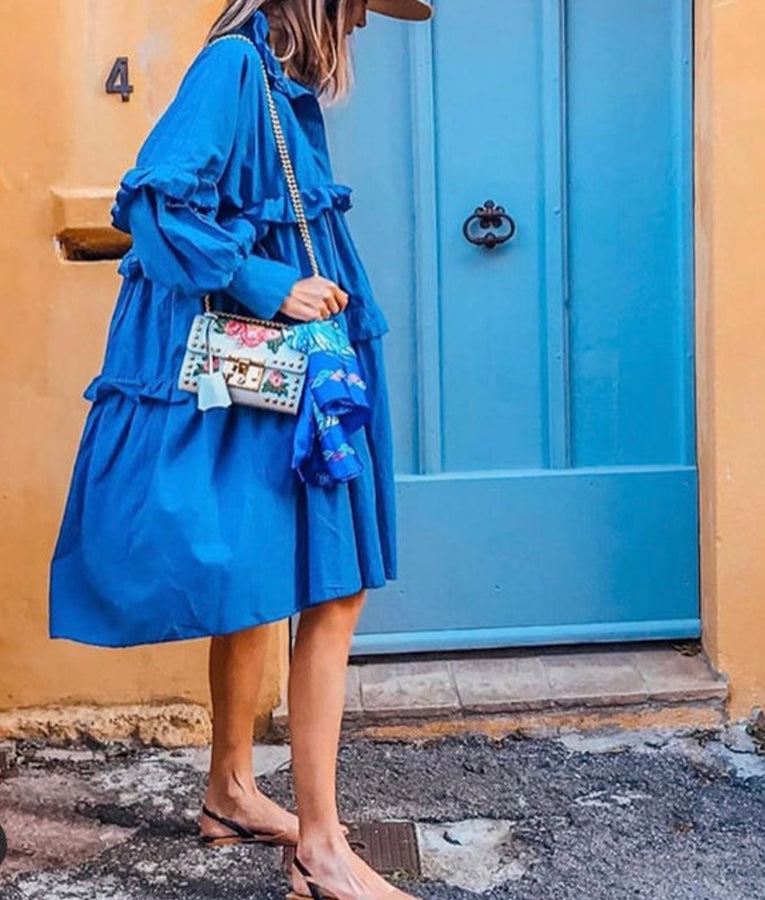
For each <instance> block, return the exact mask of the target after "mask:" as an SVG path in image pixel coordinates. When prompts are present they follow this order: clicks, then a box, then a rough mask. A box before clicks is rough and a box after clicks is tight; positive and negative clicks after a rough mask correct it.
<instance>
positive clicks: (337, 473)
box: [287, 319, 370, 487]
mask: <svg viewBox="0 0 765 900" xmlns="http://www.w3.org/2000/svg"><path fill="white" fill-rule="evenodd" d="M287 343H288V344H289V345H290V346H291V347H293V349H295V350H299V351H300V352H301V353H305V354H306V355H307V357H308V369H307V373H306V382H305V388H304V393H303V398H302V400H301V404H300V410H299V411H298V421H297V425H296V428H295V441H294V445H293V457H292V467H293V469H295V471H296V472H297V474H298V475H299V476H300V478H301V479H302V480H303V481H308V482H310V483H311V484H318V485H321V486H324V487H326V486H329V485H331V484H333V483H335V482H338V481H349V480H350V479H352V478H355V477H356V476H357V475H358V474H359V472H360V471H361V468H362V467H361V463H360V461H359V459H358V456H357V455H356V451H355V450H354V449H353V447H352V446H351V445H350V443H349V442H348V436H349V435H351V434H352V433H353V432H354V431H356V430H358V429H359V428H361V427H362V426H363V425H365V424H366V423H367V422H368V421H369V416H370V406H369V402H368V399H367V385H366V383H365V382H364V379H363V377H362V373H361V371H360V369H359V361H358V357H357V356H356V352H355V351H354V349H353V347H352V346H351V344H350V342H349V340H348V337H347V335H346V334H345V332H344V330H343V329H342V328H341V327H340V325H339V324H338V322H337V321H336V320H335V319H333V320H330V321H313V322H305V323H301V324H300V325H299V326H297V327H294V328H292V329H290V331H289V332H288V334H287Z"/></svg>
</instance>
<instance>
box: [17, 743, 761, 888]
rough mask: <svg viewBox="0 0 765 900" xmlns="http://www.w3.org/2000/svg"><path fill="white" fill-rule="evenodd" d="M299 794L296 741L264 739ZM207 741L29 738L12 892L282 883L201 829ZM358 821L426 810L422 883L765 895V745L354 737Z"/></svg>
mask: <svg viewBox="0 0 765 900" xmlns="http://www.w3.org/2000/svg"><path fill="white" fill-rule="evenodd" d="M255 753H256V760H258V762H259V768H260V769H261V770H263V771H265V772H266V773H267V774H265V775H264V777H263V778H262V780H261V785H262V788H263V789H264V790H265V791H266V792H268V793H270V794H271V795H272V796H274V797H276V798H277V799H279V800H281V801H282V802H284V803H291V796H290V777H289V771H288V759H287V751H286V748H284V747H278V746H277V747H273V746H271V747H264V748H261V747H257V748H255ZM207 758H208V757H207V752H206V751H203V750H197V749H188V750H162V751H160V750H150V749H145V748H144V749H138V750H127V749H125V748H124V747H116V748H96V749H93V750H85V749H80V750H65V751H61V750H53V749H46V748H44V747H43V746H39V745H35V744H33V743H24V744H20V745H19V747H18V763H19V764H18V771H17V773H16V774H15V775H13V776H11V777H9V778H6V779H4V780H2V781H0V824H2V825H3V826H4V827H5V829H6V831H7V832H8V838H9V845H10V851H9V855H8V858H7V859H6V860H5V862H4V863H3V865H2V866H0V898H2V900H70V898H71V900H75V898H88V900H93V898H96V900H101V898H110V900H154V898H156V900H160V898H162V900H165V898H167V900H170V898H184V900H193V898H203V897H204V898H220V900H227V898H248V900H250V898H259V900H261V898H262V900H270V898H281V897H283V895H284V891H285V885H286V882H285V881H284V879H283V876H282V873H281V868H280V864H281V854H280V852H279V851H278V850H275V849H273V848H266V847H257V846H252V845H250V846H246V845H241V846H234V847H226V848H219V849H215V850H210V849H207V848H205V847H202V846H201V845H200V844H198V843H197V841H196V840H195V831H196V825H195V821H196V816H197V814H198V809H199V803H200V798H201V796H202V793H203V790H204V783H205V773H206V766H207ZM340 791H341V798H342V813H343V816H344V817H345V819H346V820H348V821H351V820H353V821H358V820H409V821H413V822H415V823H416V828H417V835H418V843H419V850H420V858H421V864H422V875H421V877H420V878H419V880H418V881H417V882H416V883H404V882H402V883H401V886H402V887H406V888H407V889H408V890H410V891H411V892H412V893H414V894H415V895H417V896H420V897H423V898H433V900H435V898H468V897H476V896H480V897H487V898H489V897H490V898H500V897H502V898H505V897H507V898H523V900H532V898H540V900H541V898H545V900H574V898H577V900H579V898H584V900H599V898H604V900H605V898H608V900H620V898H639V897H645V898H652V900H663V898H667V900H670V898H671V900H686V898H688V900H691V898H693V900H753V898H757V897H763V896H765V756H763V755H762V747H761V746H760V745H758V744H757V743H756V742H755V740H753V738H752V737H751V736H750V734H749V733H748V732H747V731H746V729H745V728H744V726H736V727H734V728H729V729H723V730H720V731H710V732H691V733H681V732H668V731H651V732H630V733H625V732H620V733H613V734H610V735H603V734H600V735H597V734H594V735H593V734H589V735H580V734H572V735H568V736H562V737H555V738H544V739H542V738H524V737H518V738H510V739H505V740H503V741H500V742H497V743H494V742H492V741H490V740H487V739H486V738H478V737H475V738H451V739H448V740H445V741H438V742H435V741H434V742H430V743H421V744H405V743H374V742H364V741H358V742H348V743H345V744H344V745H343V748H342V751H341V757H340Z"/></svg>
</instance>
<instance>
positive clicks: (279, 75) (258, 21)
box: [241, 9, 318, 97]
mask: <svg viewBox="0 0 765 900" xmlns="http://www.w3.org/2000/svg"><path fill="white" fill-rule="evenodd" d="M241 30H242V33H244V34H245V35H246V36H247V37H248V38H250V40H251V41H253V42H254V44H255V46H256V47H257V48H258V49H259V50H260V51H261V52H262V54H263V58H264V60H265V63H266V70H267V71H268V74H269V75H270V77H271V83H272V84H273V86H274V87H276V88H278V89H279V90H280V91H282V93H284V94H286V95H287V96H288V97H301V96H304V95H305V94H309V95H310V96H312V97H316V96H317V94H318V92H317V91H316V90H315V89H314V88H312V87H309V86H308V85H305V84H301V83H300V82H299V81H296V80H295V79H294V78H290V77H289V75H287V73H286V72H285V71H284V66H283V65H282V64H281V62H280V61H279V60H278V59H277V58H276V54H275V53H274V51H273V50H272V49H271V44H269V42H268V35H269V30H270V27H269V22H268V16H267V15H266V14H265V13H264V12H263V10H262V9H256V10H255V12H254V13H253V14H252V16H251V17H250V19H249V20H248V21H247V22H246V23H245V24H244V25H243V26H242V29H241Z"/></svg>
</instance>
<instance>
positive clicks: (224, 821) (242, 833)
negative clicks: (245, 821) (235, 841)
mask: <svg viewBox="0 0 765 900" xmlns="http://www.w3.org/2000/svg"><path fill="white" fill-rule="evenodd" d="M202 812H203V813H204V814H205V815H206V816H209V817H210V818H211V819H215V821H216V822H220V823H221V825H225V826H226V828H230V829H231V830H232V831H235V832H236V833H237V834H238V835H239V837H244V838H248V837H254V835H255V832H254V831H251V830H250V829H249V828H245V827H244V825H240V824H239V822H235V821H234V820H233V819H229V818H227V817H226V816H219V815H218V813H215V812H213V811H212V810H211V809H208V808H207V807H206V806H204V804H203V805H202Z"/></svg>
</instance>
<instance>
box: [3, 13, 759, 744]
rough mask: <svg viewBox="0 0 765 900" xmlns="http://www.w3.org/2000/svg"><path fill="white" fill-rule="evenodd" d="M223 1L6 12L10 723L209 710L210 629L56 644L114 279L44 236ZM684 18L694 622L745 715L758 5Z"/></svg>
mask: <svg viewBox="0 0 765 900" xmlns="http://www.w3.org/2000/svg"><path fill="white" fill-rule="evenodd" d="M219 5H220V4H219V3H218V2H214V0H143V2H141V3H136V2H134V0H108V2H92V0H38V2H37V3H34V4H26V5H24V4H22V5H18V6H16V7H15V8H14V11H13V22H12V25H13V27H11V28H5V29H3V30H2V32H0V123H1V124H2V128H3V141H2V145H1V146H0V221H2V223H3V228H2V230H0V276H1V277H2V284H3V285H4V288H5V309H6V310H7V311H8V313H9V315H10V318H9V321H11V322H12V323H13V326H14V328H13V340H11V339H10V337H9V332H8V331H7V330H6V331H4V336H3V338H2V347H3V362H4V365H3V366H2V368H1V369H0V390H1V391H2V396H3V398H4V403H3V427H2V429H1V430H0V515H1V516H2V523H3V529H2V531H1V532H0V622H1V623H2V628H0V661H1V664H0V714H2V713H3V711H6V719H5V722H6V733H11V732H12V731H13V729H14V727H15V726H14V725H13V723H14V722H17V721H21V720H15V719H13V718H9V717H8V714H7V711H9V710H14V709H18V708H38V707H54V706H61V705H64V706H70V707H74V706H76V705H77V704H92V705H94V706H96V707H98V706H115V705H119V704H162V703H167V702H170V701H177V702H180V703H186V704H200V705H201V706H203V707H205V706H206V705H207V685H206V676H207V671H206V648H207V641H205V640H200V641H184V642H180V643H176V644H166V645H161V646H153V647H142V648H132V649H126V650H107V649H98V648H90V647H84V646H82V645H78V644H74V643H70V642H66V641H50V640H49V639H48V638H47V575H48V562H49V558H50V553H51V550H52V545H53V541H54V539H55V535H56V530H57V528H58V524H59V521H60V515H61V510H62V507H63V502H64V497H65V491H66V488H67V485H68V481H69V476H70V472H71V465H72V461H73V459H74V454H75V450H76V446H77V441H78V439H79V435H80V431H81V428H82V424H83V421H84V417H85V413H86V410H87V404H86V401H85V400H83V399H82V397H81V394H82V390H83V389H84V387H85V385H86V384H87V382H88V381H89V380H90V378H91V377H92V376H93V375H94V374H96V372H97V369H98V366H99V365H100V360H101V355H102V352H103V341H104V337H105V334H106V327H107V324H108V319H109V316H110V313H111V310H112V307H113V302H114V297H115V294H116V291H117V289H118V277H117V275H116V272H115V269H116V265H115V263H114V262H88V263H73V262H66V261H63V260H62V259H61V258H60V254H59V253H58V252H57V250H56V247H55V246H54V240H53V236H54V234H56V233H57V232H58V231H60V230H61V229H62V227H65V226H72V225H80V226H85V227H87V226H99V225H102V224H103V223H105V222H107V221H108V218H107V213H108V208H109V205H110V203H111V198H112V196H113V193H114V189H115V187H116V183H117V180H118V178H119V175H120V174H121V173H122V172H123V171H124V170H125V169H126V168H128V167H129V166H130V165H131V164H132V161H133V158H134V154H135V151H136V149H137V147H138V146H139V144H140V142H141V140H142V138H143V136H144V135H145V133H146V131H147V130H148V127H149V126H150V124H151V122H152V121H153V120H154V119H155V118H156V116H157V115H158V113H159V112H160V111H161V110H162V109H163V108H164V106H165V104H166V103H167V101H168V100H169V99H170V96H171V95H172V93H173V91H174V88H175V86H176V85H177V82H178V79H179V78H180V77H181V75H182V72H183V70H184V68H185V66H186V65H187V63H188V61H189V60H190V58H191V56H192V55H193V53H194V52H195V49H196V48H197V46H198V45H199V43H200V42H201V40H202V37H203V35H204V32H205V30H206V27H207V25H208V23H209V22H210V21H211V19H212V17H213V15H214V12H215V11H216V10H217V9H218V8H219ZM696 14H697V25H696V27H697V42H696V69H697V96H696V102H697V108H696V121H697V279H698V280H697V360H698V382H697V386H698V422H699V460H700V468H701V512H702V528H701V550H702V595H703V598H702V616H703V623H704V642H705V646H706V648H707V650H708V652H709V653H710V656H711V657H712V659H713V662H714V663H715V664H716V665H717V667H718V668H720V669H722V670H723V671H725V672H726V673H727V674H728V675H729V676H730V678H731V682H732V699H731V707H730V711H731V715H732V716H733V717H734V718H738V717H741V716H746V715H748V713H749V711H750V709H751V707H752V706H753V705H755V704H758V703H759V704H765V653H764V652H763V648H764V644H763V634H765V602H763V593H764V592H765V554H763V553H762V552H761V548H762V546H763V545H764V544H765V479H763V477H762V476H763V474H764V472H763V469H765V467H764V466H763V465H762V460H763V455H764V454H763V445H764V444H765V403H763V400H762V398H763V397H765V353H763V351H762V347H761V336H762V335H763V334H765V304H764V303H763V302H762V297H763V294H764V293H765V265H764V264H763V250H762V247H763V246H765V211H764V210H763V204H762V199H761V198H762V197H763V196H765V158H764V153H763V146H765V56H764V55H763V54H762V53H761V52H760V46H759V44H760V40H761V38H760V36H761V35H763V34H765V3H763V2H762V0H698V2H697V10H696ZM120 55H129V56H130V59H131V79H132V81H133V83H134V85H135V88H136V90H135V93H134V95H133V97H132V99H131V101H130V103H124V104H123V103H122V102H121V100H120V98H119V97H118V96H107V95H106V94H105V93H104V92H103V82H104V79H105V77H106V75H107V73H108V71H109V69H110V67H111V64H112V62H113V61H114V59H115V57H117V56H120ZM273 638H274V639H273V641H272V647H271V652H270V659H269V672H270V677H269V679H268V683H267V684H266V685H265V687H264V692H263V696H262V702H261V711H262V713H264V714H265V713H266V712H267V711H268V709H270V708H271V707H272V706H273V705H274V704H275V703H276V701H277V700H278V697H279V693H280V690H281V686H282V684H283V680H284V674H285V671H286V647H287V641H286V630H285V628H284V627H280V628H278V629H277V630H276V631H275V633H274V635H273ZM35 715H37V713H35ZM73 715H75V714H73ZM40 716H42V717H44V713H42V712H41V713H40ZM75 718H76V715H75ZM8 723H11V724H8ZM2 733H3V726H2V715H0V735H2ZM200 734H201V732H200ZM201 737H204V735H201Z"/></svg>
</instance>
